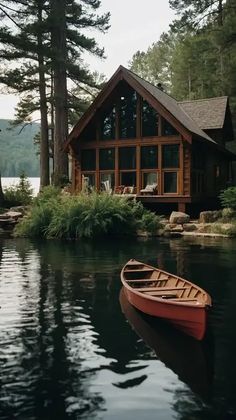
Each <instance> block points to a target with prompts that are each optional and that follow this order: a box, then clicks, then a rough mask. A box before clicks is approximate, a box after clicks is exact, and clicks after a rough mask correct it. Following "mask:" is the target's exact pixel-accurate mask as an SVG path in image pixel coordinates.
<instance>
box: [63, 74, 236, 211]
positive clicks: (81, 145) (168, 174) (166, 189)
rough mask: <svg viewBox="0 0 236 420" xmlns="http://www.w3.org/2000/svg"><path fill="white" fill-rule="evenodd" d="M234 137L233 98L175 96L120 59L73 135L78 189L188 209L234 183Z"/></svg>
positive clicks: (69, 145) (71, 144) (70, 142)
mask: <svg viewBox="0 0 236 420" xmlns="http://www.w3.org/2000/svg"><path fill="white" fill-rule="evenodd" d="M232 140H233V129H232V121H231V114H230V109H229V102H228V98H227V97H219V98H210V99H201V100H195V101H184V102H177V101H176V100H175V99H174V98H172V97H171V96H169V95H168V94H167V93H165V92H164V91H163V89H162V87H161V85H158V86H157V87H156V86H154V85H152V84H150V83H149V82H147V81H145V80H143V79H142V78H140V77H139V76H137V75H136V74H134V73H133V72H131V71H130V70H127V69H126V68H124V67H122V66H120V67H119V68H118V70H117V71H116V72H115V74H114V75H113V76H112V77H111V79H110V80H109V81H108V82H107V84H106V85H105V87H104V88H103V90H102V91H101V92H100V93H99V95H98V96H97V98H96V99H95V100H94V102H93V103H92V105H91V106H90V107H89V109H88V110H87V111H86V112H85V113H84V115H83V116H82V117H81V118H80V120H79V121H78V123H77V124H76V125H75V127H74V128H73V130H72V131H71V133H70V135H69V137H68V140H67V143H66V149H67V150H68V152H69V153H70V155H71V157H72V189H73V192H80V191H81V190H83V189H85V188H89V189H90V188H94V189H96V190H97V191H101V190H106V191H108V192H110V193H116V194H131V195H135V196H136V197H137V199H138V200H141V201H143V202H146V203H152V204H155V205H156V206H157V205H158V204H173V205H174V206H173V208H176V209H178V210H179V211H185V209H186V204H190V203H197V202H198V203H200V202H202V203H205V204H206V203H207V202H208V201H210V200H212V199H216V198H217V196H218V194H219V191H220V190H221V189H223V188H226V187H227V185H229V184H228V183H229V181H230V178H231V162H232V160H234V158H235V155H233V154H232V153H230V152H229V151H227V150H226V148H225V144H226V142H228V141H232Z"/></svg>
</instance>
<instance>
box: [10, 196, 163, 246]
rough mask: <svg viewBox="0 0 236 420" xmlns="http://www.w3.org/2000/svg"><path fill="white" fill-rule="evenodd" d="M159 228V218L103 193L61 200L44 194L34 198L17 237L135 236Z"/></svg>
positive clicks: (128, 201) (120, 198)
mask: <svg viewBox="0 0 236 420" xmlns="http://www.w3.org/2000/svg"><path fill="white" fill-rule="evenodd" d="M47 194H48V195H49V198H48V199H46V198H45V197H46V196H47V197H48V195H47ZM159 225H160V217H158V216H156V215H155V214H154V213H152V212H150V211H148V210H146V209H145V208H144V207H143V206H142V204H141V203H137V202H136V201H134V200H131V201H130V200H128V199H127V198H123V197H118V196H111V195H108V194H105V193H104V194H97V193H92V194H89V195H86V194H80V195H78V196H63V195H59V194H57V193H56V191H55V190H51V192H50V193H49V190H47V191H46V192H45V191H44V192H43V193H42V195H39V196H38V197H37V199H36V200H35V202H34V205H33V207H32V210H31V212H30V213H29V214H28V216H27V217H26V218H24V219H23V220H22V222H20V223H19V225H18V227H17V228H16V235H18V236H22V235H26V236H38V237H40V236H43V237H47V238H65V239H76V238H92V237H97V236H101V235H128V234H135V233H136V231H137V229H143V230H146V231H148V232H151V233H153V232H154V231H156V230H157V229H158V227H159Z"/></svg>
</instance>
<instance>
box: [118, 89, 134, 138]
mask: <svg viewBox="0 0 236 420" xmlns="http://www.w3.org/2000/svg"><path fill="white" fill-rule="evenodd" d="M136 119H137V94H136V92H135V91H134V90H130V91H127V92H125V94H124V95H121V97H120V138H121V139H129V138H135V137H136Z"/></svg>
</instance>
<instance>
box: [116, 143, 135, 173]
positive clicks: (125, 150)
mask: <svg viewBox="0 0 236 420" xmlns="http://www.w3.org/2000/svg"><path fill="white" fill-rule="evenodd" d="M119 168H120V169H136V147H120V148H119Z"/></svg>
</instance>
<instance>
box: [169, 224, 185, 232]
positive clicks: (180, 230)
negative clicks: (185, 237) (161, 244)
mask: <svg viewBox="0 0 236 420" xmlns="http://www.w3.org/2000/svg"><path fill="white" fill-rule="evenodd" d="M183 230H184V229H183V226H182V225H175V227H173V228H172V229H171V233H172V232H175V233H177V232H183Z"/></svg>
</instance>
